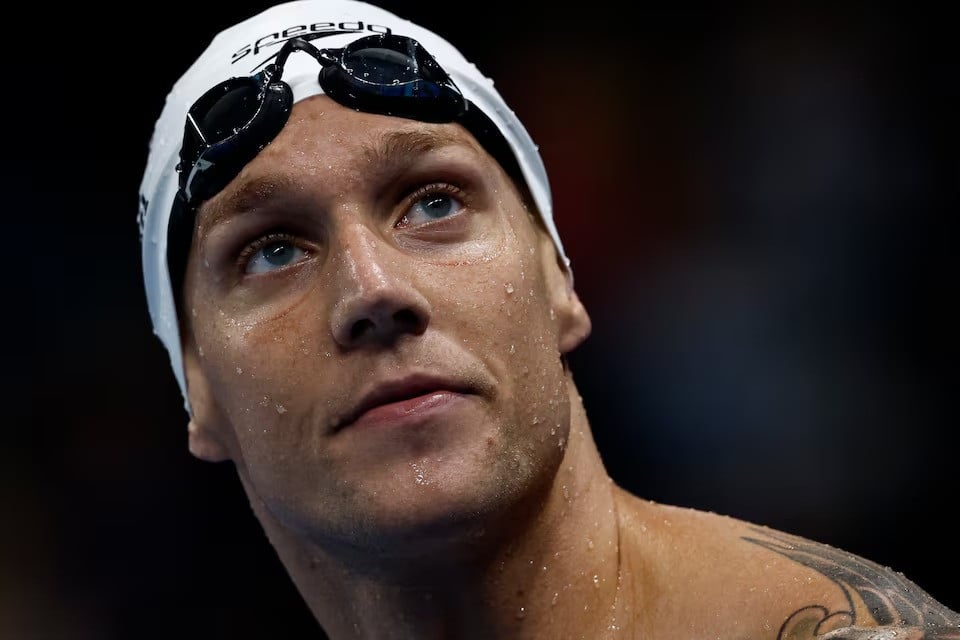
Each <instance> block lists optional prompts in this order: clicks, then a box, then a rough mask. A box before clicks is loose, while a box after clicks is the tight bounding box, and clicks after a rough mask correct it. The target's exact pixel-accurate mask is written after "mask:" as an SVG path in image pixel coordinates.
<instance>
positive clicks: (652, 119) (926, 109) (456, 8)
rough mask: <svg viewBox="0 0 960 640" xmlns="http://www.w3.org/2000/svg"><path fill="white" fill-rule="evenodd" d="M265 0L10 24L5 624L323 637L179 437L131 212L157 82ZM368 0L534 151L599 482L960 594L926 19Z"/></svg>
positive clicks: (950, 57) (950, 51) (151, 634)
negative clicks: (599, 465)
mask: <svg viewBox="0 0 960 640" xmlns="http://www.w3.org/2000/svg"><path fill="white" fill-rule="evenodd" d="M267 5H268V3H262V2H261V3H258V2H233V3H229V4H223V5H221V6H217V7H215V8H214V6H213V4H212V3H205V4H202V3H195V2H192V3H187V2H172V1H171V2H165V3H162V4H159V5H149V6H148V5H144V6H143V7H142V11H141V10H140V7H139V6H137V5H134V4H126V5H123V6H120V5H118V7H117V8H110V9H107V8H106V7H98V6H94V5H90V4H86V3H75V4H73V5H69V6H68V7H67V8H57V9H55V10H54V9H52V8H51V9H50V10H44V9H43V8H42V7H39V6H36V7H25V14H24V15H25V17H22V18H19V19H18V20H17V21H11V24H10V25H8V26H9V29H8V33H7V35H6V36H5V38H6V40H5V42H6V43H7V44H9V45H13V46H8V48H7V52H6V60H7V61H8V67H7V69H8V71H7V74H6V86H7V91H6V106H5V117H4V123H5V125H6V126H5V134H4V139H5V142H6V143H7V148H6V153H5V154H4V155H5V160H4V175H5V182H6V183H7V188H6V189H5V190H4V191H5V198H4V203H5V207H6V215H5V216H4V217H5V220H6V221H7V225H8V229H10V230H11V232H12V233H11V239H12V242H11V243H10V246H11V247H12V249H13V252H12V255H11V256H10V258H11V260H10V261H9V262H8V263H7V266H8V269H7V274H8V278H7V279H6V280H7V282H8V285H12V290H10V293H9V294H8V304H9V309H10V310H11V312H10V313H7V314H5V316H6V319H7V322H6V323H5V326H7V327H9V329H8V331H7V332H6V333H7V340H6V342H7V345H6V349H5V351H6V355H5V360H6V361H7V363H8V366H6V367H4V369H6V372H5V374H4V376H5V379H4V382H5V384H6V387H7V389H8V390H9V392H10V397H9V400H8V416H9V418H8V419H9V420H10V422H9V424H8V426H7V429H5V434H6V435H7V436H8V438H9V439H10V441H9V443H8V444H7V445H6V446H4V447H3V450H2V453H0V468H2V474H3V475H2V476H0V480H2V482H0V486H2V494H0V498H2V501H3V505H4V513H5V515H4V523H5V526H3V527H2V528H0V637H2V638H4V640H6V639H10V640H21V639H23V640H34V639H38V638H58V639H60V638H62V639H69V640H87V639H97V640H120V639H127V638H138V639H149V638H170V637H176V638H179V639H182V640H187V639H189V638H211V637H214V638H221V637H222V638H226V637H230V638H236V639H241V638H263V637H284V638H291V639H292V638H316V637H318V636H319V633H318V630H317V628H316V625H315V623H314V622H313V620H312V619H311V618H310V616H309V613H308V612H307V610H306V608H305V606H304V605H303V603H302V602H301V601H300V599H299V596H298V594H297V593H296V592H295V590H294V588H293V587H292V585H291V584H290V583H289V582H288V580H287V578H286V576H285V574H284V573H283V570H282V567H281V566H280V565H279V562H278V561H277V560H276V558H275V556H274V555H273V552H272V549H271V548H270V546H269V543H268V542H267V540H266V538H265V537H264V536H263V534H262V532H261V531H260V529H259V525H258V524H257V522H256V521H255V519H254V518H253V516H252V514H251V513H250V511H249V508H248V506H247V504H246V500H245V498H244V496H243V495H242V491H241V488H240V485H239V482H238V481H237V480H236V479H235V477H234V474H233V469H232V467H230V466H228V465H210V464H205V463H201V462H198V461H196V460H194V459H192V458H191V457H190V456H189V454H188V452H187V448H186V415H185V413H184V412H183V409H182V403H181V398H180V395H179V392H178V390H177V388H176V383H175V381H174V378H173V375H172V374H171V373H170V370H169V366H168V362H167V356H166V352H165V351H164V350H163V348H162V346H161V344H160V342H159V341H158V340H156V339H155V338H154V337H153V335H152V332H151V328H150V324H149V318H148V315H147V310H146V302H145V297H144V295H143V293H142V288H141V279H140V267H139V247H138V236H137V227H136V223H135V217H136V211H137V188H138V186H139V182H140V178H141V174H142V170H143V167H144V162H145V159H146V152H147V142H148V139H149V136H150V133H151V130H152V126H153V122H154V119H155V118H156V117H157V116H158V115H159V113H160V109H161V107H162V103H163V99H164V97H165V94H166V91H167V89H168V88H169V87H170V85H171V84H172V83H173V82H174V81H175V80H176V78H177V77H179V75H180V73H181V72H182V71H183V70H185V69H186V67H187V65H188V64H190V62H192V60H193V59H194V58H195V57H196V56H197V55H198V54H199V53H200V52H201V51H202V50H203V48H204V47H205V46H206V44H207V43H208V41H209V39H210V37H211V36H212V35H213V34H214V33H215V32H217V31H219V30H220V29H222V28H224V27H226V26H228V25H229V24H231V23H233V22H235V21H236V20H237V19H239V18H242V17H245V16H247V15H249V14H251V13H254V12H256V11H258V10H260V9H262V8H265V7H266V6H267ZM383 6H385V7H387V8H389V9H392V10H394V11H396V12H398V13H399V14H400V15H403V16H405V17H408V18H411V19H413V20H415V21H418V22H421V23H422V24H424V25H425V26H428V27H431V28H433V29H434V30H436V31H438V32H439V33H441V34H442V35H445V36H446V37H448V38H449V39H450V40H452V41H453V42H454V43H455V44H457V45H458V46H459V47H460V48H461V50H462V51H463V52H464V53H465V54H466V56H467V57H468V58H469V59H471V60H472V61H474V62H475V63H477V65H478V66H479V67H480V69H481V70H483V71H485V72H486V73H487V74H488V75H491V76H492V77H494V79H495V80H496V82H497V87H498V88H499V89H500V91H501V93H502V94H503V95H504V96H505V98H506V99H507V102H508V103H509V104H510V105H511V106H512V107H513V108H514V110H515V111H516V112H517V113H518V115H519V116H520V117H521V119H522V120H523V121H524V122H525V123H526V124H527V127H528V129H529V130H530V132H531V134H532V135H533V137H534V139H535V140H536V141H537V142H538V143H539V145H540V148H541V152H542V153H543V156H544V158H545V162H546V164H547V168H548V170H549V171H550V173H551V175H552V180H553V187H554V194H555V202H556V205H555V206H556V217H557V221H558V225H559V228H560V231H561V235H562V236H563V239H564V242H565V245H566V248H567V251H568V254H569V255H570V257H571V259H572V261H573V267H574V272H575V275H576V285H577V289H578V291H579V293H580V296H581V298H582V299H583V300H584V302H585V304H586V306H587V308H588V310H589V311H590V312H591V314H592V318H593V322H594V334H593V336H592V337H591V338H590V339H589V340H588V342H587V343H586V344H585V345H584V346H583V348H582V349H581V350H580V351H579V352H577V353H575V354H574V357H573V366H574V371H575V377H576V379H577V381H578V383H579V385H580V387H581V391H582V393H583V396H584V400H585V403H586V406H587V410H588V412H589V414H590V416H591V419H592V422H593V426H594V431H595V435H596V438H597V441H598V444H599V446H600V448H601V453H602V454H603V456H604V459H605V461H606V463H607V465H608V468H609V471H610V473H611V474H612V475H613V477H614V478H615V479H616V480H618V481H619V482H620V483H621V484H622V485H623V486H625V487H626V488H628V489H630V490H632V491H634V492H635V493H638V494H640V495H642V496H644V497H647V498H650V499H653V500H656V501H660V502H667V503H674V504H679V505H684V506H691V507H696V508H701V509H706V510H711V511H716V512H719V513H725V514H729V515H733V516H736V517H740V518H744V519H747V520H751V521H754V522H757V523H760V524H766V525H770V526H772V527H776V528H780V529H785V530H788V531H790V532H793V533H797V534H800V535H804V536H807V537H810V538H814V539H816V540H819V541H822V542H827V543H830V544H833V545H835V546H838V547H841V548H843V549H845V550H847V551H851V552H854V553H857V554H860V555H863V556H866V557H868V558H870V559H872V560H875V561H877V562H879V563H881V564H884V565H887V566H891V567H893V568H895V569H897V570H899V571H901V572H903V573H904V574H905V575H906V576H907V577H908V578H910V579H912V580H914V581H915V582H917V583H918V584H919V585H920V586H921V587H923V588H924V589H926V590H927V591H928V592H929V593H931V594H932V595H933V596H934V597H936V598H938V599H939V600H941V601H942V602H943V603H944V604H946V605H948V606H950V607H951V608H953V609H960V585H958V580H957V575H958V573H960V551H958V548H957V542H958V539H960V537H958V535H957V525H956V517H957V513H958V511H960V510H958V508H957V507H958V497H957V489H958V486H960V483H958V479H957V463H958V456H957V444H958V435H957V407H956V394H955V384H954V382H955V373H954V369H955V365H956V354H957V350H956V347H957V339H956V329H957V327H958V323H957V320H958V318H957V315H956V311H955V308H956V306H955V305H954V304H953V303H951V302H950V300H951V299H953V298H955V297H956V283H955V276H951V275H950V273H954V274H955V273H956V268H955V263H956V250H955V240H954V236H953V235H951V234H950V233H948V231H947V224H946V222H947V214H951V216H953V215H955V214H956V210H957V207H956V195H957V186H958V183H960V180H958V178H960V171H958V165H957V154H956V149H957V142H958V140H957V135H956V126H955V122H956V119H957V113H958V110H957V103H958V101H957V80H958V77H960V76H958V68H957V58H956V54H955V42H956V40H955V36H954V34H952V33H950V26H949V24H950V23H949V20H948V19H947V17H946V15H943V14H940V13H938V12H937V11H935V10H931V7H924V6H922V5H919V4H908V5H901V6H900V10H899V11H894V10H892V9H882V8H877V7H874V8H871V9H869V10H860V9H857V10H853V8H852V7H853V5H844V6H847V7H848V8H847V9H840V8H837V6H836V5H834V6H833V7H832V8H830V9H828V10H825V9H823V8H822V7H817V6H815V5H809V4H795V5H785V6H779V7H778V8H777V9H776V10H760V9H758V8H757V7H756V6H750V5H741V6H735V5H726V7H725V9H724V10H723V11H719V10H712V11H706V10H693V9H690V10H671V11H667V10H651V9H642V8H635V9H634V10H633V11H631V12H630V17H627V14H625V13H623V12H622V10H620V9H613V8H611V7H610V6H608V5H606V4H605V3H600V4H597V3H592V4H591V5H590V10H589V11H587V10H573V9H563V8H561V7H560V6H559V5H556V4H555V3H548V2H532V3H527V4H523V5H521V3H516V2H505V1H501V0H494V1H491V2H485V3H481V4H457V5H453V4H448V3H440V2H417V3H400V2H387V3H385V4H384V5H383ZM884 6H889V5H884ZM8 255H9V254H8ZM24 265H26V267H27V269H28V273H27V275H26V276H23V275H22V269H23V267H24ZM950 265H954V266H953V267H951V266H950ZM22 300H26V301H27V304H28V306H29V313H28V315H27V316H26V317H24V316H23V314H20V313H19V312H18V311H17V309H18V308H19V303H20V302H21V301H22Z"/></svg>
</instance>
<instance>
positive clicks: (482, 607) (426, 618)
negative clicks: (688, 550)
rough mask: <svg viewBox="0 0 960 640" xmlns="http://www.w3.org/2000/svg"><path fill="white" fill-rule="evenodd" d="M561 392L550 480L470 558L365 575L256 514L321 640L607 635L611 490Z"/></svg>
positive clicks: (615, 574)
mask: <svg viewBox="0 0 960 640" xmlns="http://www.w3.org/2000/svg"><path fill="white" fill-rule="evenodd" d="M569 389H570V398H571V428H570V434H569V444H568V446H567V449H566V452H565V454H564V458H563V461H562V464H561V466H560V469H559V470H558V472H557V474H556V477H555V478H554V479H553V482H552V483H550V485H549V486H548V487H547V488H546V490H545V491H544V493H543V494H542V495H540V496H539V497H538V498H537V504H536V505H535V506H534V508H529V507H528V508H527V509H526V510H525V511H524V513H525V514H526V516H525V517H522V518H511V522H512V524H513V525H515V528H514V529H513V530H511V531H510V532H509V533H508V534H506V535H503V536H500V538H499V539H496V538H495V536H492V535H489V534H484V536H487V537H488V538H489V542H488V543H487V545H486V546H484V547H482V552H478V551H477V545H476V543H475V542H473V543H470V544H469V545H467V544H464V545H463V546H462V547H457V548H450V549H443V550H437V552H436V553H432V554H430V558H423V559H410V560H408V561H407V562H405V563H396V564H393V563H388V565H387V566H388V567H389V568H387V569H385V570H383V571H378V572H375V573H371V572H370V571H369V570H358V569H357V567H356V566H354V565H353V564H351V563H349V562H344V560H343V558H342V556H339V555H338V556H334V555H332V554H330V553H328V552H324V550H322V549H318V548H317V547H316V546H315V545H311V544H309V543H307V542H305V541H304V540H303V538H302V537H297V536H295V535H293V534H292V533H291V532H289V531H287V530H286V529H283V528H282V527H280V526H279V525H278V524H277V523H276V521H274V520H272V519H271V518H270V517H269V514H263V513H258V517H260V520H261V522H262V523H263V524H264V527H265V529H266V531H267V534H268V536H269V537H270V539H271V542H272V543H273V545H274V548H275V549H276V551H277V553H278V555H279V556H280V559H281V561H282V562H283V563H284V565H285V566H286V568H287V571H288V572H289V574H290V576H291V578H292V579H293V580H294V582H295V583H296V585H297V588H298V590H299V591H300V593H301V595H302V596H303V598H304V600H305V601H306V603H307V604H308V606H309V607H310V609H311V611H312V612H313V613H314V615H315V616H316V618H317V620H318V621H319V622H320V624H321V626H322V627H323V629H324V631H325V632H326V633H327V635H328V636H329V637H330V638H331V640H339V639H346V638H377V639H380V640H388V639H389V640H392V639H397V640H399V639H401V638H402V639H410V638H416V639H418V640H434V639H436V640H440V639H442V638H458V639H459V638H463V639H471V638H484V639H487V640H489V639H495V638H516V639H518V640H523V639H527V638H544V637H561V636H563V637H581V636H582V637H588V638H601V637H603V636H604V634H606V633H608V632H607V629H608V628H610V627H611V625H613V624H614V615H615V613H616V612H615V609H616V607H617V605H618V602H617V595H618V593H619V557H620V541H619V529H618V523H617V512H616V505H615V501H614V485H613V483H612V481H611V479H610V478H609V476H608V475H607V473H606V470H605V469H604V467H603V464H602V462H601V459H600V456H599V454H598V452H597V448H596V445H595V443H594V441H593V437H592V435H591V433H590V428H589V423H588V420H587V417H586V414H585V412H584V409H583V406H582V403H581V401H580V396H579V394H578V393H577V391H576V388H575V386H574V385H573V382H572V381H570V382H569ZM517 522H519V524H517ZM517 528H519V530H517ZM465 537H470V536H465ZM468 547H469V548H468Z"/></svg>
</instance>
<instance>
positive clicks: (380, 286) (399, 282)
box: [330, 223, 430, 348]
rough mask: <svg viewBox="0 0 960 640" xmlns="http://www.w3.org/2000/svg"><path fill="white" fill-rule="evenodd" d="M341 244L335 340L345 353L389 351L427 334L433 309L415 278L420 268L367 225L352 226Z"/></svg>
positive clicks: (333, 318)
mask: <svg viewBox="0 0 960 640" xmlns="http://www.w3.org/2000/svg"><path fill="white" fill-rule="evenodd" d="M341 238H342V239H341V242H340V246H339V247H337V248H338V249H339V258H338V259H339V262H340V264H339V265H338V267H339V268H338V269H337V278H336V280H337V282H336V283H335V285H336V287H337V291H338V293H339V295H338V297H337V300H336V302H335V303H334V305H333V308H332V312H331V318H330V323H331V330H332V332H333V338H334V340H335V341H336V342H337V343H338V344H339V345H340V346H342V347H344V348H357V347H361V346H365V345H381V346H389V345H391V344H393V343H394V342H396V341H397V340H398V339H399V338H401V337H402V336H404V335H420V334H422V333H423V332H424V331H426V329H427V324H428V323H429V320H430V305H429V303H428V302H427V300H426V298H425V297H424V296H423V295H422V294H421V293H420V291H419V290H418V289H417V288H416V286H415V284H414V283H413V282H412V281H411V279H410V277H409V276H410V275H411V270H412V269H413V268H415V265H411V264H407V260H406V259H404V258H403V257H402V256H401V255H399V254H397V253H395V252H392V251H391V250H390V249H389V247H386V246H384V243H383V241H382V239H379V238H377V237H376V236H375V235H374V234H373V233H372V232H371V231H370V230H369V229H367V228H366V227H365V226H364V225H363V224H360V223H356V224H353V225H350V227H349V228H347V229H344V230H343V233H342V236H341Z"/></svg>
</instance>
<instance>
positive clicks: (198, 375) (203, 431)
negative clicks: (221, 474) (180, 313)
mask: <svg viewBox="0 0 960 640" xmlns="http://www.w3.org/2000/svg"><path fill="white" fill-rule="evenodd" d="M184 342H185V344H184V347H183V368H184V374H185V375H186V381H187V399H188V400H189V403H190V423H189V425H188V426H187V433H188V435H189V447H190V453H192V454H193V455H194V456H195V457H197V458H199V459H200V460H206V461H207V462H224V461H226V460H230V459H231V456H230V447H229V446H228V442H229V433H230V429H229V422H228V421H227V420H226V419H225V415H224V413H223V411H222V409H221V408H220V406H219V405H218V404H217V402H216V400H215V398H214V395H213V393H212V392H211V389H210V383H209V379H208V377H207V375H206V373H205V372H204V370H203V364H202V362H201V358H200V356H199V355H198V349H197V348H196V345H195V343H194V342H193V340H192V339H191V338H187V339H186V340H185V341H184Z"/></svg>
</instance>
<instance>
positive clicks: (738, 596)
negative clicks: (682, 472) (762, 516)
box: [618, 493, 960, 640]
mask: <svg viewBox="0 0 960 640" xmlns="http://www.w3.org/2000/svg"><path fill="white" fill-rule="evenodd" d="M618 508H619V509H620V521H621V537H622V543H623V551H622V553H623V557H624V559H625V567H624V569H625V573H627V574H632V575H633V576H635V578H636V579H635V580H634V579H629V578H628V580H629V582H630V584H629V588H630V589H631V590H632V592H633V593H634V594H636V595H637V596H638V598H639V600H640V601H641V602H642V603H643V604H642V607H643V608H645V609H646V613H647V615H650V616H651V618H650V619H652V620H656V622H653V623H651V624H652V625H656V626H657V628H656V629H655V631H657V632H658V633H659V634H660V635H658V637H682V635H683V634H682V633H676V634H674V635H672V636H671V634H670V633H668V632H666V631H665V630H667V629H675V625H677V624H683V625H684V626H685V627H686V628H685V629H684V632H686V633H687V634H688V636H687V637H691V636H697V637H716V635H717V634H718V633H720V632H721V631H722V634H721V636H720V637H729V638H770V639H771V640H807V639H813V638H821V637H825V636H826V637H829V638H831V639H832V640H843V639H845V638H850V639H851V640H852V639H856V640H867V639H873V638H876V639H877V640H880V639H881V638H898V639H900V638H903V639H904V640H920V639H924V640H945V639H947V638H949V639H951V640H953V639H960V614H957V613H956V612H954V611H952V610H950V609H948V608H947V607H945V606H944V605H942V604H941V603H939V602H938V601H936V600H935V599H934V598H932V597H931V596H930V595H929V594H928V593H927V592H925V591H924V590H923V589H922V588H920V587H919V586H918V585H917V584H915V583H914V582H912V581H911V580H909V579H908V578H907V577H906V576H904V575H903V574H902V573H900V572H897V571H895V570H894V569H892V568H890V567H884V566H882V565H880V564H878V563H876V562H873V561H871V560H869V559H866V558H863V557H860V556H857V555H855V554H851V553H848V552H845V551H843V550H841V549H837V548H835V547H832V546H830V545H827V544H823V543H820V542H816V541H812V540H808V539H805V538H801V537H798V536H795V535H791V534H788V533H785V532H782V531H777V530H775V529H770V528H768V527H763V526H757V525H754V524H751V523H749V522H744V521H742V520H738V519H736V518H731V517H728V516H723V515H719V514H716V513H710V512H704V511H698V510H694V509H687V508H682V507H674V506H669V505H659V504H655V503H651V502H649V501H645V500H641V499H639V498H636V497H634V496H631V495H630V494H629V493H623V494H622V495H620V496H619V500H618ZM868 629H872V630H874V632H877V631H879V630H880V629H887V630H900V632H899V633H900V635H876V633H874V635H863V634H866V633H868V631H866V630H868ZM650 630H651V631H653V630H654V629H650ZM701 633H702V634H703V635H702V636H701V635H700V634H701ZM710 633H712V634H713V635H708V634H710ZM886 633H888V634H889V631H887V632H886ZM908 633H911V634H913V635H906V634H908ZM827 634H830V635H829V636H827ZM857 634H860V635H857Z"/></svg>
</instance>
